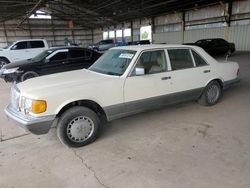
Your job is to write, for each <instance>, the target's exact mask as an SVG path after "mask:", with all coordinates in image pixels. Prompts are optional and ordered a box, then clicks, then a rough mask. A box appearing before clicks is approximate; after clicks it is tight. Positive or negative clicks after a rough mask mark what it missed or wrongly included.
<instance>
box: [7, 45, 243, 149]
mask: <svg viewBox="0 0 250 188" xmlns="http://www.w3.org/2000/svg"><path fill="white" fill-rule="evenodd" d="M238 73H239V65H238V64H237V63H233V62H225V63H218V62H217V61H216V60H215V59H214V58H212V57H211V56H210V55H208V54H207V53H206V52H205V51H204V50H203V49H201V48H199V47H195V46H184V45H144V46H126V47H117V48H112V49H110V50H109V51H107V52H106V53H105V54H104V55H103V56H101V58H100V59H98V60H97V61H96V62H95V63H94V64H93V65H92V66H91V67H90V68H89V69H88V70H86V69H83V70H77V71H71V72H64V73H59V74H54V75H49V76H44V77H39V78H34V79H30V80H27V81H25V82H23V83H20V84H18V85H16V86H13V88H12V92H11V93H12V94H11V95H12V96H11V99H12V100H11V102H10V104H9V105H8V106H7V108H6V109H5V112H6V114H7V115H8V116H9V117H10V118H12V119H14V120H15V121H16V122H18V124H19V125H21V126H22V127H23V128H25V129H26V130H29V131H30V132H32V133H34V134H45V133H47V132H48V131H49V130H50V128H51V126H52V124H53V122H55V123H56V124H57V134H58V137H59V139H60V140H61V141H62V143H64V144H66V145H68V146H72V147H80V146H84V145H86V144H89V143H91V142H93V141H94V140H95V139H96V137H97V134H98V132H99V131H100V127H101V126H102V124H103V123H102V121H101V120H103V119H106V120H107V121H111V120H114V119H117V118H121V117H124V116H127V115H131V114H135V113H138V112H142V111H145V110H151V109H153V108H155V107H159V106H165V105H168V104H173V103H179V102H184V101H189V100H196V101H198V103H200V104H202V105H207V106H211V105H214V104H216V103H217V102H218V101H219V99H220V96H221V92H222V90H223V89H225V88H227V87H228V86H230V85H232V84H234V83H237V82H238V81H239V79H238ZM103 117H104V118H103Z"/></svg>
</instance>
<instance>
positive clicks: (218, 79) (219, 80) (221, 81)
mask: <svg viewBox="0 0 250 188" xmlns="http://www.w3.org/2000/svg"><path fill="white" fill-rule="evenodd" d="M213 81H217V82H218V83H219V84H220V86H221V89H223V79H222V78H214V79H211V80H210V81H208V82H207V83H206V86H207V85H208V84H209V83H211V82H213Z"/></svg>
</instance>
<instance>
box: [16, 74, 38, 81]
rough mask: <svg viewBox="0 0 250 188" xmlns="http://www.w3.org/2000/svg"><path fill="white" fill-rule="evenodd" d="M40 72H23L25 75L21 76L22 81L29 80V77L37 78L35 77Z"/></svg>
mask: <svg viewBox="0 0 250 188" xmlns="http://www.w3.org/2000/svg"><path fill="white" fill-rule="evenodd" d="M38 76H39V74H37V73H36V72H34V71H28V72H25V73H23V75H22V76H21V78H20V80H21V82H23V81H25V80H28V79H31V78H35V77H38Z"/></svg>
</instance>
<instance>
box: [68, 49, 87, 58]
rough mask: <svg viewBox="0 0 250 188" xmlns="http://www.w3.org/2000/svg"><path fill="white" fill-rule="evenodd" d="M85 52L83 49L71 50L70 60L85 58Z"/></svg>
mask: <svg viewBox="0 0 250 188" xmlns="http://www.w3.org/2000/svg"><path fill="white" fill-rule="evenodd" d="M83 57H84V50H81V49H72V50H70V58H83Z"/></svg>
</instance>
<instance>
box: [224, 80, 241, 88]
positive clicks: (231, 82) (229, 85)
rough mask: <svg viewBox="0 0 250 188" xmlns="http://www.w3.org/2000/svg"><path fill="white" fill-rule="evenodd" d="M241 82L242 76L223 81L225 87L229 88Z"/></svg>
mask: <svg viewBox="0 0 250 188" xmlns="http://www.w3.org/2000/svg"><path fill="white" fill-rule="evenodd" d="M239 82H240V78H235V79H233V80H228V81H225V82H223V89H227V88H229V87H231V86H233V85H235V84H237V83H239Z"/></svg>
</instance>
